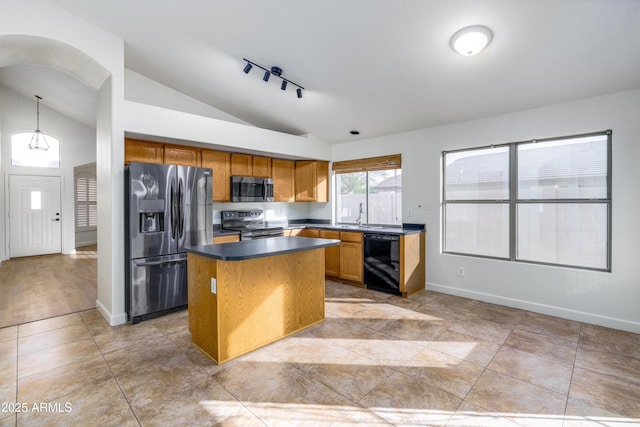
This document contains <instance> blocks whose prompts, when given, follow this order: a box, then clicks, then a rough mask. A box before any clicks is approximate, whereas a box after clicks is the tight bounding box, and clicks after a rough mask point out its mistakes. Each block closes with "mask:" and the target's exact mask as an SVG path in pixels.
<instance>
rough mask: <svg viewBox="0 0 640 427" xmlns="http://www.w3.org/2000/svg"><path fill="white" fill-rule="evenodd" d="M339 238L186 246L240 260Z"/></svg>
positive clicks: (196, 251) (318, 245)
mask: <svg viewBox="0 0 640 427" xmlns="http://www.w3.org/2000/svg"><path fill="white" fill-rule="evenodd" d="M339 244H340V241H339V240H333V239H316V238H311V237H272V238H269V239H256V240H244V241H240V242H234V243H222V244H217V245H201V246H192V247H190V248H186V249H187V252H191V253H194V254H197V255H202V256H206V257H209V258H214V259H218V260H222V261H242V260H247V259H254V258H262V257H268V256H273V255H282V254H287V253H292V252H298V251H307V250H311V249H320V248H326V247H329V246H336V245H339Z"/></svg>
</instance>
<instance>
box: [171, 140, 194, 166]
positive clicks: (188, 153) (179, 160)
mask: <svg viewBox="0 0 640 427" xmlns="http://www.w3.org/2000/svg"><path fill="white" fill-rule="evenodd" d="M164 163H165V164H167V165H181V166H195V167H200V166H201V165H202V162H201V160H200V148H196V147H187V146H184V145H167V144H165V146H164Z"/></svg>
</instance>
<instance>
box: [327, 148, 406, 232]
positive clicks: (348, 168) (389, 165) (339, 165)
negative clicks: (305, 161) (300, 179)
mask: <svg viewBox="0 0 640 427" xmlns="http://www.w3.org/2000/svg"><path fill="white" fill-rule="evenodd" d="M385 170H393V171H400V176H402V155H401V154H389V155H384V156H378V157H368V158H363V159H355V160H345V161H339V162H333V165H332V171H333V188H334V193H335V195H336V198H335V201H334V204H333V213H332V215H333V218H334V221H335V222H336V223H338V224H344V225H356V223H355V222H344V221H339V220H338V219H339V218H341V217H340V215H339V214H338V206H339V205H340V203H339V201H338V200H339V197H340V191H339V188H338V187H339V185H338V175H343V174H348V173H364V174H365V176H364V179H365V182H364V185H365V193H364V194H365V202H366V207H365V209H364V212H363V213H364V214H365V217H364V218H361V220H362V221H361V222H362V224H363V225H375V226H387V227H401V226H402V185H399V186H398V185H396V189H399V194H400V202H399V203H398V204H397V206H396V208H397V209H396V213H397V216H398V220H399V223H397V224H393V223H392V224H383V223H380V224H379V223H375V224H373V223H370V222H369V220H370V218H371V216H370V214H369V207H370V204H369V195H370V193H369V173H370V172H380V171H385ZM396 177H397V172H396ZM396 183H397V180H396ZM396 194H398V191H396Z"/></svg>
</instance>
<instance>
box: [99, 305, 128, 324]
mask: <svg viewBox="0 0 640 427" xmlns="http://www.w3.org/2000/svg"><path fill="white" fill-rule="evenodd" d="M96 308H97V309H98V311H99V312H100V314H102V317H104V318H105V319H106V321H107V322H109V325H110V326H118V325H124V324H125V323H127V313H122V314H116V315H113V314H111V312H109V310H107V308H106V307H105V306H104V305H103V304H102V303H101V302H100V300H96Z"/></svg>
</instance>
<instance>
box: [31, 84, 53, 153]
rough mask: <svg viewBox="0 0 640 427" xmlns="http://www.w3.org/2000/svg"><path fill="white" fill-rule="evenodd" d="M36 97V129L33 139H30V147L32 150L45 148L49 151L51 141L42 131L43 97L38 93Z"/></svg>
mask: <svg viewBox="0 0 640 427" xmlns="http://www.w3.org/2000/svg"><path fill="white" fill-rule="evenodd" d="M35 97H36V130H35V131H33V136H32V137H31V141H29V149H30V150H43V151H47V150H48V149H49V143H48V142H47V139H46V138H45V137H44V133H42V132H41V131H40V100H41V99H42V98H41V97H39V96H38V95H35Z"/></svg>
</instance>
